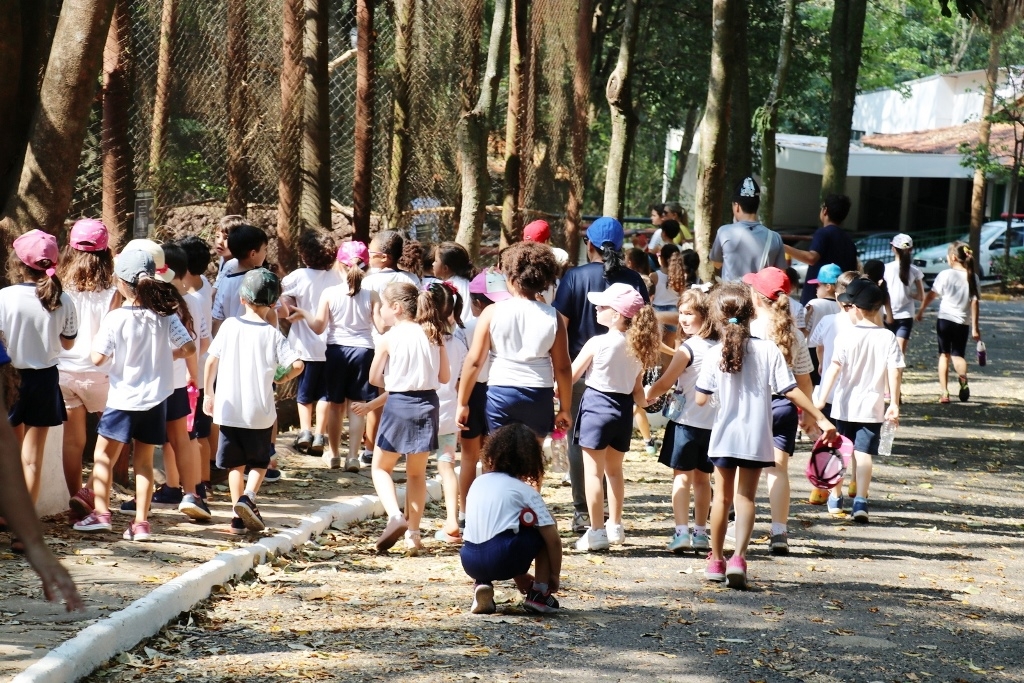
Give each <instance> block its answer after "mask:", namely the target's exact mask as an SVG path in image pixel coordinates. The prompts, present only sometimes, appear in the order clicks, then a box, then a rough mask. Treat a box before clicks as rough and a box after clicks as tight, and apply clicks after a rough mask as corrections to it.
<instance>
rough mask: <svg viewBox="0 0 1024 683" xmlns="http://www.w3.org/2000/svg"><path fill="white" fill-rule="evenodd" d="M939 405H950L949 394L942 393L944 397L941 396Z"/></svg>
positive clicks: (946, 392)
mask: <svg viewBox="0 0 1024 683" xmlns="http://www.w3.org/2000/svg"><path fill="white" fill-rule="evenodd" d="M939 403H949V392H948V391H944V392H942V396H939Z"/></svg>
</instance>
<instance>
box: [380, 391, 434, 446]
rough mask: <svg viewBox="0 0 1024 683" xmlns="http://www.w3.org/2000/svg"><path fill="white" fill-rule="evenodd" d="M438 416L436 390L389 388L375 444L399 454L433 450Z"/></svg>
mask: <svg viewBox="0 0 1024 683" xmlns="http://www.w3.org/2000/svg"><path fill="white" fill-rule="evenodd" d="M440 417H441V415H440V410H439V404H438V400H437V392H436V391H432V390H431V391H393V392H391V393H389V394H388V402H387V403H385V404H384V412H383V413H381V416H380V426H379V427H378V428H377V445H378V446H380V448H381V450H385V451H390V452H392V453H400V454H403V453H404V454H409V453H428V452H430V451H436V450H437V427H438V423H439V422H440Z"/></svg>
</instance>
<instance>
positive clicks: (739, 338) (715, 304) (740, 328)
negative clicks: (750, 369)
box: [711, 282, 754, 374]
mask: <svg viewBox="0 0 1024 683" xmlns="http://www.w3.org/2000/svg"><path fill="white" fill-rule="evenodd" d="M711 315H712V317H713V318H714V320H715V327H716V328H717V329H718V339H719V342H721V344H722V364H721V365H720V366H719V368H720V369H721V371H722V372H725V373H729V374H732V373H736V372H740V371H741V370H742V369H743V356H744V353H745V351H746V348H747V340H748V339H750V319H751V318H752V317H753V315H754V303H753V301H751V299H750V288H749V287H747V286H746V285H743V284H740V283H738V282H727V283H725V284H723V285H721V286H720V287H718V288H717V289H715V290H713V291H712V293H711Z"/></svg>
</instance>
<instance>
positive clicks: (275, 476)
mask: <svg viewBox="0 0 1024 683" xmlns="http://www.w3.org/2000/svg"><path fill="white" fill-rule="evenodd" d="M280 480H281V470H275V469H274V468H272V467H271V468H269V469H267V474H266V475H265V476H264V477H263V481H265V482H267V483H268V484H273V483H274V482H275V481H280Z"/></svg>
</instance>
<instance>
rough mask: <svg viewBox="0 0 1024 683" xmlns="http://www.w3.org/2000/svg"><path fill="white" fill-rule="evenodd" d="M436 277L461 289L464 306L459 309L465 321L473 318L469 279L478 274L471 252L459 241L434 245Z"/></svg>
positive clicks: (460, 293) (434, 272) (460, 315)
mask: <svg viewBox="0 0 1024 683" xmlns="http://www.w3.org/2000/svg"><path fill="white" fill-rule="evenodd" d="M433 274H434V277H436V278H438V279H439V280H447V281H448V282H451V283H452V284H453V285H455V286H456V287H457V288H458V290H459V295H460V298H461V299H462V308H461V309H460V310H459V311H458V314H459V318H460V319H461V320H462V322H463V323H468V322H469V321H471V320H472V319H473V317H474V316H473V306H472V304H471V303H470V301H469V281H470V280H472V279H473V276H474V275H476V273H475V272H474V268H473V261H472V259H471V258H470V257H469V252H468V251H466V248H465V247H464V246H462V245H461V244H459V243H458V242H441V244H439V245H437V246H436V247H434V270H433Z"/></svg>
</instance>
